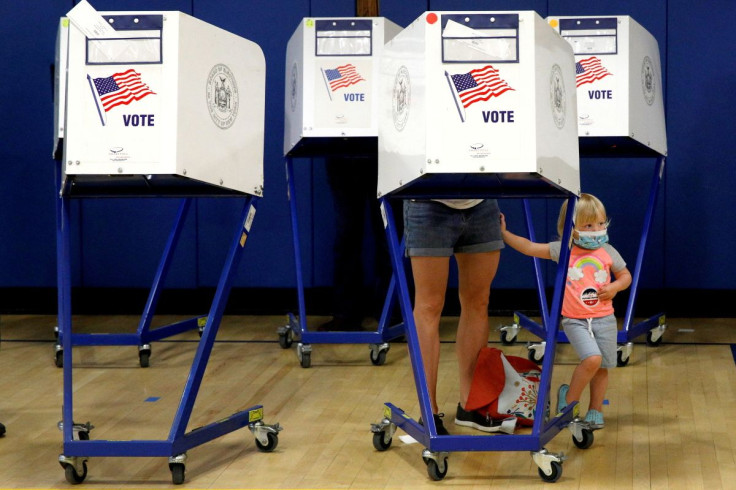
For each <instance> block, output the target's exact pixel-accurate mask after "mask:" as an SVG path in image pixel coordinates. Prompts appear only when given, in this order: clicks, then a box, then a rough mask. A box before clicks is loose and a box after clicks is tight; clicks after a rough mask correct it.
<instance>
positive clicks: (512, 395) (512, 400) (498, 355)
mask: <svg viewBox="0 0 736 490" xmlns="http://www.w3.org/2000/svg"><path fill="white" fill-rule="evenodd" d="M541 375H542V371H541V369H540V367H539V366H537V365H536V364H535V363H534V362H532V361H530V360H529V359H525V358H523V357H517V356H506V355H504V353H503V352H501V350H499V349H495V348H493V347H484V348H483V349H481V351H480V353H479V354H478V362H477V363H476V365H475V371H474V372H473V383H472V384H471V386H470V395H469V396H468V402H467V404H466V406H465V410H477V411H479V412H481V413H483V414H485V413H488V414H489V415H490V416H491V418H493V419H505V418H507V417H510V416H513V417H516V421H517V423H518V424H519V425H524V426H530V425H532V424H533V423H534V414H535V412H536V407H537V393H538V392H539V378H540V376H541Z"/></svg>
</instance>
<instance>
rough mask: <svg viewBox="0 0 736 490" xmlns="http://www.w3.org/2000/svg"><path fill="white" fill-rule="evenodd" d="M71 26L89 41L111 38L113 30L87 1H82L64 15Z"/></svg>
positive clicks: (113, 33)
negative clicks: (70, 22)
mask: <svg viewBox="0 0 736 490" xmlns="http://www.w3.org/2000/svg"><path fill="white" fill-rule="evenodd" d="M66 16H67V17H69V20H71V21H72V24H74V26H75V27H76V28H77V29H79V30H80V31H82V33H84V35H85V36H87V37H88V38H90V39H99V38H105V37H112V36H114V35H115V29H113V28H112V26H111V25H110V24H109V23H108V22H107V21H106V20H105V19H104V18H102V16H101V15H100V14H99V13H97V11H96V10H95V9H94V7H92V5H90V4H89V3H88V2H87V0H82V1H81V2H79V3H78V4H77V5H76V6H75V7H74V8H73V9H71V10H70V11H69V12H67V14H66Z"/></svg>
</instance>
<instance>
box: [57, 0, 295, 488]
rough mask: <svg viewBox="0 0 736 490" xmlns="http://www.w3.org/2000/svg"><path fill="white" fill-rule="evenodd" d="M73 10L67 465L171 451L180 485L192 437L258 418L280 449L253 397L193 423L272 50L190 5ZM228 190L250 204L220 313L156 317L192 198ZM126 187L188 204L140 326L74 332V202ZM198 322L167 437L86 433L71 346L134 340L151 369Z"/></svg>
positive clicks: (65, 346)
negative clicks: (158, 351)
mask: <svg viewBox="0 0 736 490" xmlns="http://www.w3.org/2000/svg"><path fill="white" fill-rule="evenodd" d="M67 15H68V19H66V18H63V19H61V21H60V26H59V41H58V42H57V49H58V50H59V51H58V53H57V63H58V65H57V74H58V81H57V84H56V87H57V94H56V106H57V110H56V113H57V123H56V126H57V127H56V129H55V131H56V134H55V151H56V149H57V148H58V146H59V144H60V141H61V140H62V139H63V146H64V152H63V158H62V159H61V161H59V162H58V165H59V168H58V172H57V176H58V183H59V193H58V199H57V248H58V252H57V254H58V264H59V265H58V267H59V273H58V275H57V276H58V281H59V327H58V335H59V343H58V345H57V352H56V361H57V366H60V367H61V366H63V368H64V406H63V421H62V422H61V423H60V428H61V429H62V431H63V437H64V449H63V451H64V452H63V454H61V455H60V456H59V463H60V464H61V466H62V467H63V468H64V471H65V476H66V479H67V481H68V482H69V483H72V484H76V483H81V482H82V481H83V480H84V479H85V477H86V475H87V461H88V458H89V457H92V456H161V457H168V460H169V461H168V462H169V468H170V470H171V473H172V480H173V483H175V484H181V483H183V481H184V473H185V463H186V457H187V455H186V451H188V450H189V449H191V448H193V447H196V446H198V445H201V444H203V443H205V442H208V441H210V440H212V439H215V438H217V437H220V436H222V435H224V434H226V433H228V432H231V431H233V430H236V429H239V428H243V427H248V428H249V429H250V430H251V432H253V434H255V436H256V445H257V446H258V448H259V449H260V450H262V451H272V450H273V449H274V448H275V447H276V445H277V443H278V432H279V431H280V430H281V428H280V427H279V425H278V424H275V425H266V424H264V423H263V420H262V419H263V407H262V406H260V405H256V406H253V407H250V408H248V409H246V410H240V411H238V412H237V413H234V414H232V415H230V416H228V417H226V418H224V419H221V420H219V421H218V422H214V423H211V424H209V425H207V426H204V427H199V428H197V429H194V430H191V431H189V432H187V425H188V423H189V419H190V416H191V413H192V410H193V407H194V403H195V401H196V398H197V393H198V390H199V387H200V385H201V383H202V379H203V376H204V372H205V369H206V366H207V362H208V360H209V356H210V354H211V351H212V346H213V343H214V339H215V335H216V334H217V330H218V328H219V324H220V320H221V318H222V315H223V312H224V308H225V305H226V303H227V298H228V295H229V292H230V289H231V285H232V281H233V277H234V275H235V273H236V271H237V268H238V264H239V263H240V260H241V258H242V255H243V248H244V246H245V243H246V240H247V238H248V235H249V233H250V231H251V226H252V224H253V219H254V216H255V212H256V207H255V203H256V201H257V199H258V198H259V197H260V196H261V195H262V192H263V134H264V111H265V76H266V72H265V70H266V68H265V60H264V56H263V53H262V51H261V49H260V47H258V46H257V45H256V44H255V43H253V42H251V41H249V40H247V39H244V38H242V37H239V36H237V35H234V34H232V33H229V32H227V31H224V30H222V29H220V28H217V27H215V26H213V25H210V24H207V23H205V22H202V21H200V20H198V19H195V18H193V17H191V16H189V15H186V14H183V13H181V12H169V11H166V12H99V13H98V12H96V11H95V10H94V9H93V8H92V7H91V6H90V5H89V4H88V3H86V2H81V3H79V4H78V5H77V6H76V7H75V8H74V9H72V10H71V11H70V12H69V13H68V14H67ZM64 60H66V61H64ZM220 195H229V196H232V197H235V198H244V199H242V201H244V202H243V209H242V212H241V213H240V216H239V219H238V221H237V223H234V225H236V226H235V227H234V230H233V231H234V232H235V233H234V236H233V238H232V240H231V241H230V242H229V249H228V250H229V251H228V254H227V257H226V259H225V264H224V266H223V269H222V272H221V275H220V279H219V282H218V285H217V289H216V292H215V295H214V299H213V302H212V305H211V308H210V311H209V313H208V314H207V315H203V316H200V317H196V318H192V319H189V320H184V321H181V322H177V323H175V324H172V325H166V326H163V327H157V328H155V329H151V328H150V327H151V320H152V317H153V315H154V313H155V309H156V305H157V302H158V299H159V297H160V293H161V290H162V288H163V285H164V283H165V278H166V275H167V272H168V270H169V266H170V265H171V262H172V257H173V252H174V250H175V248H176V244H177V242H178V240H179V238H180V236H181V231H182V229H183V225H184V220H185V218H186V215H187V212H188V210H189V208H190V207H191V201H192V198H193V197H195V196H220ZM122 196H130V197H139V196H148V197H150V196H153V197H164V196H173V197H177V196H178V197H181V198H182V203H181V205H180V207H179V211H178V215H177V216H176V218H175V221H174V226H173V228H172V230H171V232H170V234H169V238H168V241H167V243H166V246H165V249H164V253H163V255H162V258H161V261H160V263H159V266H158V269H157V271H156V274H155V277H154V280H153V285H152V287H151V291H150V293H149V297H148V301H147V303H146V306H145V309H144V313H143V315H142V317H141V320H140V323H139V325H138V329H137V331H136V333H134V334H127V333H110V334H87V333H85V334H82V333H73V332H72V322H71V304H72V301H71V276H72V275H73V273H72V268H71V265H70V262H71V257H72V255H73V254H72V253H71V241H72V240H71V237H70V222H71V218H72V213H71V212H70V200H71V198H92V197H122ZM238 200H239V201H240V200H241V199H238ZM152 218H154V219H157V220H159V219H160V216H153V217H152ZM114 222H115V220H114V219H111V220H110V223H111V224H112V225H114ZM116 232H118V231H116ZM196 329H199V332H200V335H201V339H200V341H199V344H198V347H197V353H196V355H195V357H194V360H193V362H192V367H191V370H190V372H189V376H188V377H187V381H186V385H185V386H184V388H183V393H182V396H181V400H180V402H179V406H178V409H177V412H176V414H175V417H174V418H173V422H172V427H171V431H170V433H169V437H168V438H167V439H165V440H144V441H140V440H137V441H121V440H116V441H101V440H97V441H94V442H91V441H89V439H90V436H89V432H90V430H91V429H92V428H93V427H92V425H91V424H89V423H87V424H84V425H82V424H77V423H75V422H74V418H73V415H74V412H73V393H74V389H73V387H72V352H71V351H72V346H82V345H84V346H91V345H99V346H101V345H105V346H112V345H132V346H137V347H138V350H139V358H140V365H141V367H148V365H149V359H150V354H151V347H150V342H152V341H155V340H160V339H162V338H166V337H170V336H173V335H176V334H179V333H183V332H185V331H188V330H196ZM142 416H144V415H142Z"/></svg>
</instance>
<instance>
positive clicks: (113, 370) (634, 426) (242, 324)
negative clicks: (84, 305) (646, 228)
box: [0, 316, 736, 490]
mask: <svg viewBox="0 0 736 490" xmlns="http://www.w3.org/2000/svg"><path fill="white" fill-rule="evenodd" d="M178 319H181V318H178V317H161V318H157V320H156V321H157V323H156V324H157V325H163V324H168V323H171V322H173V321H174V320H178ZM324 320H325V319H324V318H320V317H316V318H310V319H309V323H310V326H313V325H314V326H316V325H318V324H319V323H320V322H321V321H324ZM284 322H285V318H284V317H270V316H269V317H263V316H259V317H254V316H228V317H225V319H224V321H223V324H222V326H221V329H220V332H219V334H218V337H217V342H216V344H215V347H214V350H213V355H212V358H211V360H210V363H209V365H208V368H207V373H206V375H205V378H204V382H203V384H202V389H201V390H200V395H199V397H198V401H197V403H196V405H195V407H194V413H193V416H192V420H191V422H190V429H191V428H193V427H199V426H202V425H205V424H207V423H211V422H214V421H216V420H219V419H221V418H223V417H227V416H229V415H231V414H232V413H235V412H237V411H239V410H241V409H243V408H247V407H249V406H252V405H256V404H262V405H263V407H264V422H265V423H267V424H272V423H275V422H279V423H280V424H281V425H282V426H283V427H284V430H283V432H281V434H280V436H279V444H278V447H277V448H276V450H275V451H274V452H271V453H262V452H260V451H258V449H257V448H256V446H255V441H254V437H253V436H252V435H251V433H250V431H248V430H247V429H242V430H238V431H235V432H233V433H230V434H228V435H226V436H224V437H221V438H219V439H216V440H214V441H212V442H209V443H207V444H204V445H202V446H199V447H197V448H194V449H192V450H191V451H189V453H188V460H187V465H186V481H185V483H184V484H183V485H182V486H174V485H173V484H172V482H171V473H170V471H169V469H168V465H167V461H166V458H91V459H90V460H89V462H88V468H89V472H88V475H87V478H86V480H85V481H84V483H82V485H83V486H84V487H87V488H90V489H102V488H123V489H132V488H154V489H165V488H457V489H463V490H465V489H468V490H470V489H481V488H514V489H526V488H535V489H541V488H549V487H548V485H555V487H554V488H560V489H568V488H576V489H590V488H622V489H627V488H637V489H639V488H641V489H644V488H647V489H649V488H652V489H660V488H661V489H665V488H666V489H680V488H681V489H687V490H692V489H701V488H703V489H704V488H707V489H728V488H731V489H733V488H736V410H734V406H736V363H735V362H734V355H735V354H734V352H736V350H735V349H736V348H735V347H734V346H735V345H736V319H668V329H667V331H666V332H665V334H664V338H663V341H662V344H661V345H660V346H658V347H648V346H646V344H645V343H644V342H643V340H644V339H643V338H642V339H638V342H637V343H636V345H635V346H634V351H633V353H632V356H631V360H630V362H629V365H628V366H626V367H623V368H617V369H614V370H612V371H611V377H610V387H609V390H608V393H607V400H608V402H609V404H608V405H607V406H606V407H605V410H604V414H605V417H606V427H605V429H603V430H600V431H596V432H595V442H594V444H593V446H592V447H591V448H589V449H587V450H581V449H578V448H577V447H575V446H574V444H573V443H572V440H571V436H570V433H569V432H568V431H563V432H561V433H560V434H559V435H558V436H557V437H556V438H555V439H553V440H552V441H551V442H550V443H549V444H548V445H547V449H548V450H550V451H551V452H564V453H565V454H566V455H567V457H568V459H567V461H565V463H564V464H563V474H562V477H561V479H560V480H559V481H558V482H557V483H554V484H549V483H544V482H542V480H541V479H540V478H539V476H538V475H537V467H536V465H534V463H533V462H532V459H531V457H530V455H529V453H527V452H464V453H463V452H455V453H451V455H450V458H449V470H448V473H447V476H446V477H445V478H444V479H443V480H442V481H440V482H433V481H431V480H430V479H429V477H428V476H427V471H426V467H425V465H424V463H423V462H422V458H421V451H422V449H423V448H422V447H421V446H420V445H418V444H405V443H404V442H402V441H401V440H400V439H399V436H400V435H402V434H403V433H402V432H401V431H398V432H397V433H396V435H395V436H394V439H393V444H392V446H391V448H390V449H389V450H387V451H384V452H379V451H376V450H375V449H374V448H373V444H372V435H371V433H370V424H371V423H372V422H377V421H378V420H380V418H381V414H382V407H383V402H387V401H390V402H392V403H394V404H395V405H397V406H398V407H400V408H402V409H404V410H405V411H406V412H407V413H408V414H410V415H412V416H413V417H415V418H418V417H419V409H418V403H417V396H416V390H415V387H414V382H413V378H412V375H411V368H410V365H409V357H408V352H407V349H406V344H405V343H394V344H392V345H391V349H390V351H389V353H388V357H387V362H386V364H385V365H383V366H373V365H372V364H371V362H370V360H369V350H368V346H366V345H327V344H314V345H313V349H314V350H313V352H312V367H310V368H308V369H304V368H302V367H301V366H300V364H299V362H298V360H297V358H296V354H295V349H294V346H292V348H290V349H286V350H285V349H281V348H280V347H279V344H278V336H277V334H276V329H277V328H278V327H279V326H281V325H282V324H283V323H284ZM455 322H456V318H451V317H448V318H445V319H443V324H442V338H443V344H442V359H441V366H440V376H441V377H440V380H439V386H438V392H439V395H438V396H439V399H440V405H441V409H442V410H443V411H444V412H445V413H447V417H446V418H445V420H446V426H447V428H448V429H449V431H450V432H451V433H454V434H461V433H462V434H481V433H479V432H477V431H473V430H472V429H466V428H462V427H456V426H455V425H454V423H453V422H452V420H453V419H454V409H455V406H456V404H457V401H458V395H457V382H456V375H457V373H456V363H455V358H454V356H455V354H454V345H453V340H454V325H455ZM503 322H508V319H503V318H492V319H491V328H492V331H491V336H490V345H492V346H495V347H501V345H500V343H499V341H498V339H499V337H498V332H495V331H493V328H494V327H495V326H497V325H499V324H501V323H503ZM55 324H56V320H55V317H53V316H5V317H3V318H2V319H1V323H0V334H1V335H2V344H1V346H0V373H2V374H1V375H0V422H2V423H3V424H5V426H6V427H7V434H6V436H5V437H3V438H2V439H0V487H2V488H69V487H70V486H71V485H69V484H68V483H67V482H66V479H65V477H64V471H63V470H62V468H61V466H60V465H59V463H58V455H59V454H60V453H61V452H62V436H61V432H60V431H59V430H58V429H57V422H58V421H59V420H61V403H62V392H63V388H62V370H61V369H59V368H57V367H55V365H54V361H53V354H54V341H53V327H54V325H55ZM136 325H137V318H136V317H129V316H116V317H79V318H76V317H75V319H74V328H75V332H85V331H86V332H98V333H99V332H116V333H120V332H132V331H134V330H135V326H136ZM197 338H198V337H197V334H196V332H188V333H186V334H182V335H179V336H177V337H175V338H172V339H169V340H166V341H161V342H156V343H155V344H153V352H152V356H151V367H149V368H147V369H143V368H140V367H139V365H138V356H137V349H136V348H135V347H77V348H75V349H74V351H73V355H74V370H73V373H74V393H75V406H74V409H75V413H74V417H75V422H78V423H85V422H87V421H90V422H91V423H92V424H93V425H94V426H95V429H93V430H92V431H91V433H90V436H91V438H92V439H96V440H130V439H166V437H167V435H168V432H169V429H170V426H171V421H172V418H173V415H174V413H175V410H176V407H177V404H178V402H179V399H180V397H181V390H182V387H183V386H184V383H185V380H186V376H187V374H188V370H189V366H190V364H191V361H192V359H193V356H194V352H195V348H196V343H195V342H196V341H197ZM527 340H535V339H534V338H532V337H531V336H530V335H529V334H528V333H527V332H521V333H520V335H519V342H517V343H516V344H515V345H513V346H509V347H503V350H504V351H505V352H506V354H508V355H518V356H526V347H525V341H527ZM575 363H576V359H575V356H574V353H573V352H572V349H571V347H570V346H569V345H567V344H562V345H560V346H559V347H558V350H557V356H556V361H555V367H554V371H553V374H552V387H553V390H552V391H553V395H552V398H553V403H554V402H555V399H556V395H555V392H556V388H557V386H558V385H559V384H560V383H562V382H567V381H568V380H569V377H570V375H571V373H572V370H573V368H574V366H575ZM585 403H586V402H585V400H583V410H585V408H587V406H586V404H585ZM583 413H584V412H583ZM486 437H503V436H486Z"/></svg>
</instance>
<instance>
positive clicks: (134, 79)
mask: <svg viewBox="0 0 736 490" xmlns="http://www.w3.org/2000/svg"><path fill="white" fill-rule="evenodd" d="M87 80H88V81H89V84H90V88H91V89H92V95H93V96H94V99H95V104H97V111H98V113H99V114H100V120H102V125H103V126H104V125H105V118H104V117H103V116H104V113H106V112H109V111H110V110H112V109H114V108H115V107H118V106H121V105H129V104H131V103H133V102H135V101H138V100H141V99H142V98H144V97H147V96H149V95H155V92H153V91H152V90H151V89H150V88H149V87H148V85H146V84H145V83H144V82H143V80H141V74H140V73H138V72H136V71H135V70H133V69H132V68H131V69H130V70H127V71H124V72H122V73H115V74H113V75H111V76H109V77H102V78H92V77H91V76H89V75H87Z"/></svg>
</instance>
